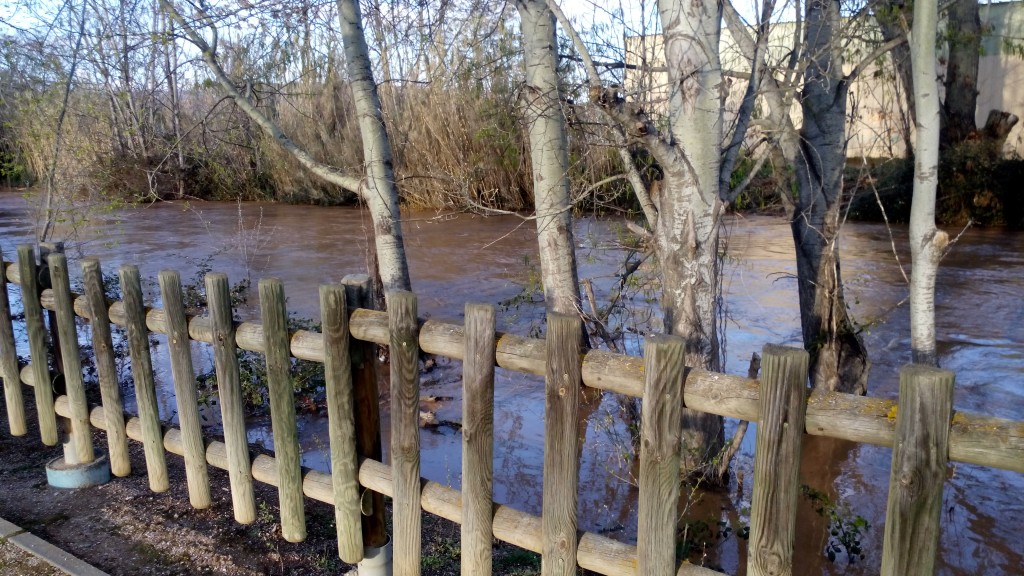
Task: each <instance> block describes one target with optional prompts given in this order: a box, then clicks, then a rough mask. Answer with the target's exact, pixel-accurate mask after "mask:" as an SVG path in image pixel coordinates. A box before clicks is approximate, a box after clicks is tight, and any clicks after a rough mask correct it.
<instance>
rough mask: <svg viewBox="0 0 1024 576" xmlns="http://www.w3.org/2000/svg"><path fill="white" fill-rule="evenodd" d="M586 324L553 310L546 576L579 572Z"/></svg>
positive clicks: (548, 372) (546, 433) (548, 379)
mask: <svg viewBox="0 0 1024 576" xmlns="http://www.w3.org/2000/svg"><path fill="white" fill-rule="evenodd" d="M581 329H582V327H581V323H580V318H579V317H578V316H569V315H566V314H558V313H550V314H548V333H547V352H546V354H547V367H546V375H545V377H544V381H545V401H544V495H543V504H542V506H543V513H542V523H543V535H544V552H543V555H542V557H541V574H542V575H543V576H574V575H575V574H576V549H577V545H578V543H577V541H576V504H577V499H578V495H577V489H578V487H579V466H580V463H579V435H578V428H577V424H578V422H577V421H578V419H579V407H580V386H582V374H581V370H582V366H581V360H580V341H581Z"/></svg>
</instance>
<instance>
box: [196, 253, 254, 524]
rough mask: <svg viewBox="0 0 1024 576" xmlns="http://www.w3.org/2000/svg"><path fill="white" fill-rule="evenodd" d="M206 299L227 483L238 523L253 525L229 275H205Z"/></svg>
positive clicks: (249, 465)
mask: <svg viewBox="0 0 1024 576" xmlns="http://www.w3.org/2000/svg"><path fill="white" fill-rule="evenodd" d="M206 297H207V300H208V304H209V307H210V325H211V327H212V328H213V361H214V369H215V371H216V374H217V396H218V399H219V400H220V417H221V425H222V426H223V428H224V447H225V450H226V451H227V456H228V480H229V482H230V484H231V505H232V508H233V509H234V512H235V521H236V522H238V523H239V524H251V523H252V522H253V521H255V520H256V499H255V496H254V494H253V488H252V462H251V460H249V440H248V437H247V436H246V434H245V407H244V405H243V400H242V385H241V382H240V381H239V374H238V356H237V354H236V345H235V322H234V319H233V318H232V312H231V289H230V288H229V287H228V277H227V275H226V274H221V273H218V272H213V273H210V274H207V275H206Z"/></svg>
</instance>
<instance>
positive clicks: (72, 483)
mask: <svg viewBox="0 0 1024 576" xmlns="http://www.w3.org/2000/svg"><path fill="white" fill-rule="evenodd" d="M46 482H47V483H48V484H49V485H50V486H53V487H54V488H88V487H89V486H99V485H100V484H106V483H107V482H110V463H109V462H108V461H107V457H106V455H100V456H98V457H97V458H96V459H95V460H93V461H92V462H89V463H87V464H68V463H67V460H65V459H64V458H63V457H62V458H54V459H53V460H50V461H49V462H48V463H47V464H46Z"/></svg>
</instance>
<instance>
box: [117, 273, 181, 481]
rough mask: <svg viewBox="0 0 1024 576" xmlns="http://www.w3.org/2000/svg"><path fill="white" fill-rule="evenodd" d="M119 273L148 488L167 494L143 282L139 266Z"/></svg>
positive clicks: (164, 461) (161, 429) (161, 432)
mask: <svg viewBox="0 0 1024 576" xmlns="http://www.w3.org/2000/svg"><path fill="white" fill-rule="evenodd" d="M118 273H119V275H120V277H121V292H122V294H123V295H124V315H125V320H126V328H127V332H128V353H129V355H130V356H131V359H132V380H134V381H135V403H136V404H137V405H138V409H139V421H140V423H141V424H142V440H143V447H144V448H145V453H146V473H147V475H148V476H149V489H150V490H152V491H153V492H165V491H166V490H167V489H168V488H170V482H169V481H168V479H167V457H166V455H165V454H164V431H163V427H162V426H161V425H160V411H159V409H158V407H157V404H156V383H155V382H154V380H153V360H152V358H151V357H150V354H149V331H148V330H147V329H146V307H145V304H144V303H143V301H142V280H141V278H140V277H139V269H138V267H136V266H134V265H130V264H126V265H124V266H121V268H120V269H119V270H118Z"/></svg>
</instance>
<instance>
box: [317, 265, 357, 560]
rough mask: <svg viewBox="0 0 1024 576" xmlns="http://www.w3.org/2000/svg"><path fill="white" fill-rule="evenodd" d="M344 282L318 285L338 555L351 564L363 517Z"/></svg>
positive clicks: (354, 555) (355, 551)
mask: <svg viewBox="0 0 1024 576" xmlns="http://www.w3.org/2000/svg"><path fill="white" fill-rule="evenodd" d="M345 300H346V299H345V289H344V288H343V287H342V286H327V285H325V286H320V322H321V330H322V331H323V335H324V380H325V381H326V384H327V421H328V434H329V436H330V444H331V484H332V486H333V489H334V490H333V492H334V524H335V527H336V529H337V536H338V557H339V558H341V559H342V560H343V561H345V562H347V563H349V564H355V563H357V562H359V561H361V560H362V559H363V530H362V526H361V524H362V522H361V520H360V516H359V458H358V455H357V454H356V420H355V418H356V407H355V404H354V401H353V393H352V392H353V391H352V360H351V357H350V354H349V346H350V343H349V334H348V307H347V305H346V302H345Z"/></svg>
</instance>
